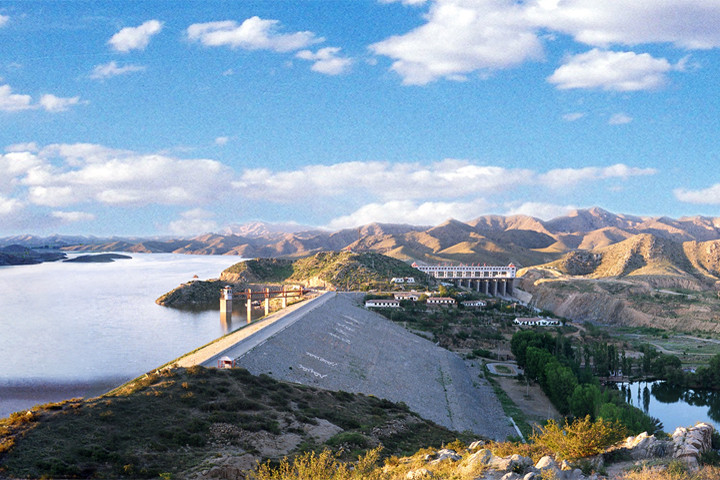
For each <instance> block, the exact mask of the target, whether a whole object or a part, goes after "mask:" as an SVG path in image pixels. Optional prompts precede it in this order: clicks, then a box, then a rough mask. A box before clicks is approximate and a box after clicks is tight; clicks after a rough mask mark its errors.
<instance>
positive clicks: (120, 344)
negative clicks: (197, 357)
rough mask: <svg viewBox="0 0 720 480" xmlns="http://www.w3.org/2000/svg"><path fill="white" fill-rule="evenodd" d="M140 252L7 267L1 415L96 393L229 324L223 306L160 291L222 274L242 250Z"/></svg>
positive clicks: (3, 271) (2, 271)
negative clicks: (199, 306) (178, 300)
mask: <svg viewBox="0 0 720 480" xmlns="http://www.w3.org/2000/svg"><path fill="white" fill-rule="evenodd" d="M132 257H133V258H132V259H128V260H116V261H115V262H113V263H63V262H55V263H43V264H39V265H22V266H11V267H0V416H7V415H8V414H9V413H11V412H12V411H16V410H18V409H22V408H29V407H30V406H32V405H35V404H37V403H45V402H47V401H57V400H61V399H63V398H69V397H72V396H91V395H97V394H99V393H102V392H104V391H106V390H107V389H108V388H112V387H113V386H116V385H118V384H120V383H122V382H124V381H126V380H129V379H132V378H134V377H136V376H138V375H140V374H142V373H144V372H146V371H149V370H151V369H153V368H155V367H157V366H160V365H162V364H164V363H166V362H168V361H170V360H173V359H174V358H177V357H178V356H180V355H182V354H183V353H185V352H188V351H190V350H193V349H195V348H197V347H198V346H201V345H203V344H205V343H207V342H209V341H211V340H213V339H215V338H217V337H219V336H221V335H223V334H224V333H225V329H224V328H223V325H222V324H221V322H220V318H219V313H218V311H217V310H211V311H204V312H191V311H180V310H175V309H170V308H166V307H161V306H159V305H157V304H155V299H156V298H157V297H159V296H160V295H162V294H163V293H165V292H167V291H169V290H172V289H173V288H175V287H177V286H178V285H180V284H181V283H184V282H187V281H189V280H191V279H192V278H193V276H194V275H197V276H198V277H199V278H200V279H202V280H204V279H208V278H217V277H219V275H220V272H221V271H222V270H224V269H225V268H227V267H229V266H230V265H232V264H234V263H237V262H239V261H241V260H242V259H241V258H240V257H233V256H211V255H176V254H132ZM236 318H238V317H236ZM238 321H239V319H238ZM231 327H233V326H231ZM234 327H235V328H236V327H237V325H234Z"/></svg>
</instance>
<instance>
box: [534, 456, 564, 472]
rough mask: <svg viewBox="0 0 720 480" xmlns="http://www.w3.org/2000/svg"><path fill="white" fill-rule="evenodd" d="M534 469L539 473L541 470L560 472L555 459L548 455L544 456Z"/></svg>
mask: <svg viewBox="0 0 720 480" xmlns="http://www.w3.org/2000/svg"><path fill="white" fill-rule="evenodd" d="M535 468H537V469H538V470H540V471H543V470H560V466H559V465H558V464H557V462H556V461H555V459H554V458H553V457H551V456H550V455H545V456H544V457H542V458H541V459H540V460H538V462H537V463H536V464H535Z"/></svg>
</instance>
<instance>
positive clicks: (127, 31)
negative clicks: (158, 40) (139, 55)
mask: <svg viewBox="0 0 720 480" xmlns="http://www.w3.org/2000/svg"><path fill="white" fill-rule="evenodd" d="M162 28H163V23H162V22H159V21H157V20H148V21H147V22H145V23H143V24H142V25H140V26H138V27H125V28H123V29H122V30H120V31H119V32H117V33H116V34H115V35H113V36H112V38H110V40H108V43H109V44H110V45H111V46H112V48H113V49H114V50H116V51H118V52H123V53H127V52H129V51H131V50H144V49H145V47H147V46H148V44H149V43H150V39H151V38H152V37H153V35H156V34H158V33H160V31H161V30H162Z"/></svg>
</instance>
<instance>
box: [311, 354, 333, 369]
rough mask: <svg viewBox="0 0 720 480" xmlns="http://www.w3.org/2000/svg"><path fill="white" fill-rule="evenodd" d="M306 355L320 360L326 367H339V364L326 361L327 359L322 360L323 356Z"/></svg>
mask: <svg viewBox="0 0 720 480" xmlns="http://www.w3.org/2000/svg"><path fill="white" fill-rule="evenodd" d="M305 355H307V356H308V357H312V358H314V359H315V360H319V361H321V362H322V363H324V364H326V365H330V366H331V367H335V366H337V363H335V362H331V361H330V360H325V359H324V358H322V357H321V356H319V355H315V354H314V353H310V352H305Z"/></svg>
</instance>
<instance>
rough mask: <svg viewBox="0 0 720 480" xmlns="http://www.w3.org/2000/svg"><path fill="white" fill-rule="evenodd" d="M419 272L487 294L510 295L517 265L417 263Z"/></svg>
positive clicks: (414, 264) (415, 265) (414, 265)
mask: <svg viewBox="0 0 720 480" xmlns="http://www.w3.org/2000/svg"><path fill="white" fill-rule="evenodd" d="M412 266H413V267H415V268H417V269H418V270H420V271H421V272H424V273H426V274H428V275H430V276H431V277H433V278H436V279H438V280H440V282H441V283H443V281H445V282H447V281H451V282H454V283H455V284H457V285H458V286H461V287H465V286H466V287H468V288H474V289H475V290H477V291H478V292H483V293H485V294H488V295H494V296H498V295H499V296H505V295H512V290H513V285H514V281H515V274H516V273H517V267H515V265H513V264H512V263H511V264H510V265H507V266H505V267H498V266H488V265H475V264H472V265H418V264H417V263H413V264H412Z"/></svg>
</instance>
